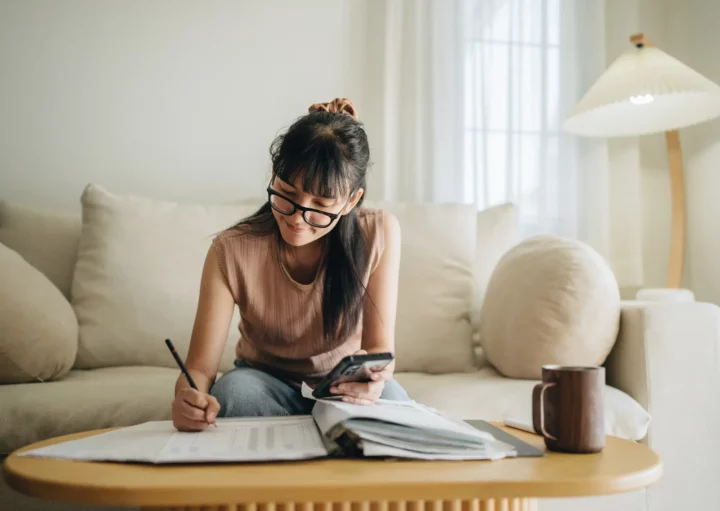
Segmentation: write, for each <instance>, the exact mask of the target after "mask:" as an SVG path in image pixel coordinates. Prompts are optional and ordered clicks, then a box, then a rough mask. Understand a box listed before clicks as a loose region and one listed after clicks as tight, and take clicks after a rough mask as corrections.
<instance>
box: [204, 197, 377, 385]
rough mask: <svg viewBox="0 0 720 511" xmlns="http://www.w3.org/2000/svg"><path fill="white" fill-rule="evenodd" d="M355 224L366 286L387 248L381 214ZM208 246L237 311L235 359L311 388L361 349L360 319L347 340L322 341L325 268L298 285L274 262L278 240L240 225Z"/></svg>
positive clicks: (365, 212)
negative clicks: (363, 249) (364, 254)
mask: <svg viewBox="0 0 720 511" xmlns="http://www.w3.org/2000/svg"><path fill="white" fill-rule="evenodd" d="M358 220H359V224H360V230H361V231H362V233H363V234H364V235H365V238H366V246H367V250H368V256H369V257H368V266H367V269H366V271H365V274H364V275H363V276H362V278H363V285H365V286H367V283H368V280H369V278H370V275H371V274H372V273H373V272H374V271H375V269H376V268H377V265H378V263H379V261H380V257H381V256H382V253H383V250H384V248H385V244H384V239H385V238H384V229H383V212H382V211H380V210H373V209H364V208H361V209H359V210H358ZM212 246H213V248H214V249H215V251H216V254H217V257H218V261H219V264H220V269H221V271H222V273H223V275H224V276H225V278H226V279H227V283H228V286H229V288H230V291H231V292H232V295H233V297H234V299H235V303H236V304H237V306H238V307H239V309H240V323H239V325H238V327H239V330H240V339H239V341H238V344H237V349H236V354H237V358H238V359H241V360H245V361H246V362H248V363H249V364H250V365H251V366H254V367H258V368H260V369H264V370H266V371H268V372H270V373H272V374H275V375H277V376H279V377H281V378H283V379H286V380H288V381H290V382H293V383H299V382H301V381H307V382H308V383H310V384H313V383H317V382H318V381H320V379H321V378H322V377H323V376H325V375H326V374H327V373H328V372H329V371H330V370H331V369H332V368H333V367H334V366H335V364H336V363H337V362H338V361H339V360H340V359H341V358H343V357H344V356H346V355H350V354H352V353H354V352H355V351H357V350H359V349H360V344H361V338H362V317H361V318H360V321H359V323H358V325H357V326H356V328H355V329H354V333H353V334H352V335H350V336H349V337H348V338H346V339H333V340H332V341H326V340H325V339H324V336H323V325H322V293H323V282H324V279H325V265H324V264H322V265H321V266H320V268H319V269H318V271H317V274H316V276H315V280H314V281H313V282H312V283H310V284H301V283H299V282H296V281H295V280H294V279H293V278H292V277H291V276H290V274H289V273H288V271H287V270H286V268H285V266H284V265H283V264H281V262H280V260H279V258H278V236H277V235H276V234H275V233H273V234H270V235H266V236H258V235H254V234H249V233H247V232H244V229H243V227H242V226H240V227H235V228H231V229H228V230H226V231H224V232H222V233H220V234H219V235H217V236H216V237H215V239H214V240H213V244H212Z"/></svg>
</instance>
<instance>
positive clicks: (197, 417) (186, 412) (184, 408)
mask: <svg viewBox="0 0 720 511" xmlns="http://www.w3.org/2000/svg"><path fill="white" fill-rule="evenodd" d="M177 412H178V414H179V415H180V416H181V417H185V418H186V419H188V420H191V421H203V422H206V421H205V410H201V409H200V408H195V407H194V406H190V405H188V404H187V403H182V404H181V405H179V406H178V407H177Z"/></svg>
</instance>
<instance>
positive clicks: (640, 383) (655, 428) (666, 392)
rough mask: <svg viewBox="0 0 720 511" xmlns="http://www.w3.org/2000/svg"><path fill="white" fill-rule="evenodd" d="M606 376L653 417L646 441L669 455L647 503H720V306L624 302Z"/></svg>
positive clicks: (688, 505) (668, 506)
mask: <svg viewBox="0 0 720 511" xmlns="http://www.w3.org/2000/svg"><path fill="white" fill-rule="evenodd" d="M606 374H607V383H608V384H609V385H611V386H613V387H616V388H618V389H620V390H622V391H624V392H626V393H628V394H629V395H631V396H632V397H633V398H635V400H636V401H638V402H639V403H640V404H641V405H642V406H643V407H644V408H645V409H646V410H647V411H648V412H649V413H650V416H651V423H650V429H649V430H648V434H647V436H646V438H645V439H644V442H645V443H646V444H647V445H648V446H649V447H650V448H652V449H653V450H654V451H655V452H657V453H658V454H659V455H660V457H661V458H662V460H663V465H664V475H663V477H662V478H661V479H660V481H659V482H658V483H657V484H656V485H655V486H653V487H651V489H650V491H649V503H650V506H649V509H650V510H652V511H659V510H663V511H664V510H666V509H667V510H669V509H682V508H685V509H701V508H704V507H706V506H709V505H711V503H713V504H718V503H720V485H719V484H717V481H718V480H720V435H718V431H720V308H718V307H717V306H715V305H712V304H709V303H699V302H682V303H672V302H625V303H623V308H622V315H621V321H620V332H619V335H618V339H617V342H616V344H615V346H614V348H613V350H612V352H611V354H610V356H609V357H608V360H607V362H606Z"/></svg>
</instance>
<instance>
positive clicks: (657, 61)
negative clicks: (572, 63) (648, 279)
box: [563, 34, 720, 288]
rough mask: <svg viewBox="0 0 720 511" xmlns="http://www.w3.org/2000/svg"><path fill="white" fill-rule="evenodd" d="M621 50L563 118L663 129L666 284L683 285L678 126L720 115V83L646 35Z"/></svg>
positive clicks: (601, 128)
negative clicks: (668, 213) (668, 212)
mask: <svg viewBox="0 0 720 511" xmlns="http://www.w3.org/2000/svg"><path fill="white" fill-rule="evenodd" d="M630 42H631V43H632V45H633V46H634V48H632V49H630V50H628V51H627V52H625V53H623V54H622V55H620V56H619V57H618V58H617V59H616V60H615V62H613V63H612V64H611V65H610V66H609V67H608V68H607V70H606V71H605V72H604V73H603V74H602V75H601V76H600V78H598V80H597V81H596V82H595V84H594V85H593V86H592V87H591V88H590V89H589V90H588V91H587V93H586V94H585V96H583V98H582V99H581V100H580V101H579V102H578V104H577V105H575V107H574V108H573V110H572V111H571V112H570V114H569V115H568V117H567V118H566V119H565V122H564V125H563V128H564V129H565V131H567V132H569V133H573V134H576V135H583V136H588V137H621V136H638V135H646V134H649V133H658V132H663V131H664V132H665V140H666V143H667V152H668V163H669V167H670V190H671V198H672V232H671V239H670V264H669V266H668V272H667V284H666V285H667V287H668V288H679V287H680V284H681V282H682V273H683V260H684V256H685V186H684V179H683V161H682V151H681V149H680V137H679V134H678V130H679V129H680V128H684V127H686V126H690V125H692V124H698V123H701V122H705V121H708V120H710V119H713V118H715V117H718V116H720V86H718V85H717V84H715V83H713V82H711V81H710V80H708V79H707V78H706V77H704V76H703V75H701V74H700V73H698V72H697V71H694V70H693V69H691V68H689V67H688V66H686V65H685V64H683V63H682V62H680V61H678V60H677V59H675V58H673V57H671V56H670V55H668V54H667V53H664V52H663V51H661V50H660V49H658V48H657V47H654V46H653V45H652V44H651V43H650V41H648V39H647V38H646V37H645V35H644V34H635V35H633V36H631V37H630Z"/></svg>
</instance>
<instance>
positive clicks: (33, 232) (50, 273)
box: [0, 202, 80, 299]
mask: <svg viewBox="0 0 720 511" xmlns="http://www.w3.org/2000/svg"><path fill="white" fill-rule="evenodd" d="M79 239H80V215H72V214H68V213H58V212H49V211H45V210H42V209H34V208H30V207H27V206H21V205H19V204H12V203H9V202H0V243H2V244H4V245H5V246H7V247H9V248H11V249H13V250H14V251H15V252H17V253H18V254H20V255H21V256H22V257H23V259H25V260H26V261H27V262H29V263H30V264H31V265H33V266H34V267H35V268H37V269H38V270H40V272H42V273H43V275H45V276H46V277H47V278H48V279H50V282H52V283H53V284H55V286H57V288H58V289H59V290H60V291H61V292H62V294H63V295H65V297H66V298H68V299H69V298H70V284H71V282H72V278H73V270H74V269H75V258H76V257H77V245H78V240H79Z"/></svg>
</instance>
